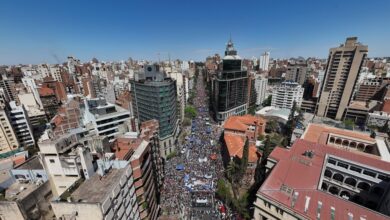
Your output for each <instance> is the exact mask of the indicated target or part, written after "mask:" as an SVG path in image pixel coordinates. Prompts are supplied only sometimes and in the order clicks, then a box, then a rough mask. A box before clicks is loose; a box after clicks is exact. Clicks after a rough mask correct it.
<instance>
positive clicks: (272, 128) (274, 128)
mask: <svg viewBox="0 0 390 220" xmlns="http://www.w3.org/2000/svg"><path fill="white" fill-rule="evenodd" d="M265 131H266V132H267V133H273V132H279V125H278V122H277V121H275V120H272V119H271V120H269V121H267V123H266V124H265Z"/></svg>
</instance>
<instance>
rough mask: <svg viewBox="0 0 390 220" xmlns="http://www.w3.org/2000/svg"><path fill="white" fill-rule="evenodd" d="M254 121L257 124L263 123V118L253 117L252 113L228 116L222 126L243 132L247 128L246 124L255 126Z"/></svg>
mask: <svg viewBox="0 0 390 220" xmlns="http://www.w3.org/2000/svg"><path fill="white" fill-rule="evenodd" d="M256 123H257V125H260V124H265V120H264V119H263V118H261V117H255V116H252V115H244V116H230V117H229V118H228V119H227V120H226V122H225V124H224V128H225V129H231V130H240V131H244V132H245V131H246V130H247V129H248V126H255V125H256Z"/></svg>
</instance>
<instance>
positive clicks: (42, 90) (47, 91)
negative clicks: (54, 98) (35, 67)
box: [38, 87, 55, 96]
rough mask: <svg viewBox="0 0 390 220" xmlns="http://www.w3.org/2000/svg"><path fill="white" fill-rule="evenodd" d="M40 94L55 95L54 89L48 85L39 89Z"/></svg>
mask: <svg viewBox="0 0 390 220" xmlns="http://www.w3.org/2000/svg"><path fill="white" fill-rule="evenodd" d="M38 92H39V95H40V96H51V95H55V93H54V90H53V89H51V88H48V87H42V88H39V89H38Z"/></svg>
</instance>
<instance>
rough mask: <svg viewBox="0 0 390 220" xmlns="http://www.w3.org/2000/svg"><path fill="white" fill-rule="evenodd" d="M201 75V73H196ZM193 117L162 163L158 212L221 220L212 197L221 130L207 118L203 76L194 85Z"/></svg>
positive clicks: (172, 216) (218, 172)
mask: <svg viewBox="0 0 390 220" xmlns="http://www.w3.org/2000/svg"><path fill="white" fill-rule="evenodd" d="M199 72H201V71H199ZM195 87H196V88H195V89H196V91H197V92H196V97H195V98H194V107H195V108H196V109H197V112H198V114H197V117H196V119H194V120H192V125H191V127H190V128H188V130H187V133H188V134H189V135H188V136H187V137H186V140H185V143H184V144H183V145H182V146H179V152H178V154H177V156H176V157H173V158H171V159H170V160H167V161H166V164H165V179H164V187H163V190H162V194H161V208H162V213H163V216H164V217H169V219H193V220H195V219H222V218H223V216H224V215H225V214H222V213H221V211H220V210H222V212H225V211H226V209H225V207H223V208H222V209H221V203H220V202H219V201H217V199H216V198H215V197H214V195H215V191H216V188H217V186H216V183H217V180H218V178H221V177H223V166H222V159H221V155H220V149H219V147H220V145H219V144H218V139H219V137H220V134H221V130H220V129H219V127H218V126H217V124H216V123H214V122H213V121H212V119H211V117H210V115H209V109H208V97H207V95H206V92H205V85H204V81H203V75H202V74H201V73H200V74H199V76H198V80H197V83H196V85H195Z"/></svg>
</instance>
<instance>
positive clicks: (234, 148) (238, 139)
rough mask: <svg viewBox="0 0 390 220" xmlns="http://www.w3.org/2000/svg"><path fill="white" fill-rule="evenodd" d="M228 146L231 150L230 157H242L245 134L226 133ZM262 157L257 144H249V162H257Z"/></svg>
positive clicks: (225, 137)
mask: <svg viewBox="0 0 390 220" xmlns="http://www.w3.org/2000/svg"><path fill="white" fill-rule="evenodd" d="M224 139H225V143H226V147H227V149H228V151H229V155H230V157H235V156H237V157H238V158H240V159H241V158H242V154H243V150H244V144H245V139H244V137H243V136H240V135H234V134H225V135H224ZM259 157H260V153H259V152H258V151H257V148H256V146H255V144H253V143H250V144H249V154H248V162H250V163H255V162H256V161H257V160H258V158H259Z"/></svg>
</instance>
